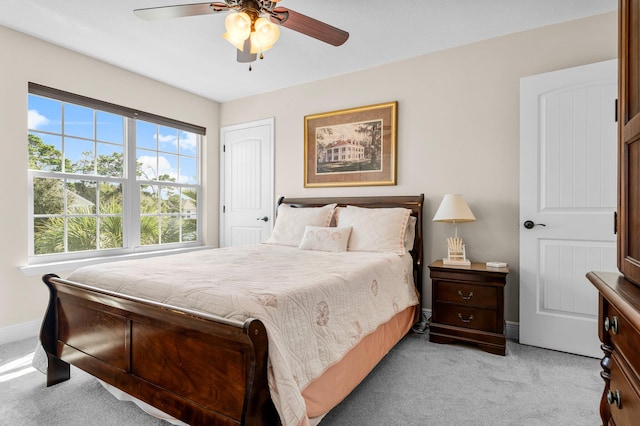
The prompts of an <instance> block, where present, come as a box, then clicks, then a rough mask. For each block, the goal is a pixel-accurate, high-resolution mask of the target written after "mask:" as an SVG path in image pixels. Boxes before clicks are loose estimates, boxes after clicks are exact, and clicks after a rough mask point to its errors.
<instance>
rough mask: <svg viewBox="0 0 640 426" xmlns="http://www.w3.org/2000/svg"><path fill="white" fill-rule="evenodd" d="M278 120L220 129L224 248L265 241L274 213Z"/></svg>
mask: <svg viewBox="0 0 640 426" xmlns="http://www.w3.org/2000/svg"><path fill="white" fill-rule="evenodd" d="M273 135H274V120H273V119H272V118H271V119H267V120H260V121H255V122H251V123H244V124H239V125H235V126H227V127H223V128H221V129H220V143H221V147H222V152H221V160H220V163H221V176H220V180H221V215H220V246H221V247H229V246H239V245H247V244H257V243H261V242H264V241H265V240H266V239H267V238H269V235H270V234H271V224H272V221H273V211H274V189H273V185H274V183H273V163H274V159H273V139H274V136H273Z"/></svg>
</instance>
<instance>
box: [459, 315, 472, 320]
mask: <svg viewBox="0 0 640 426" xmlns="http://www.w3.org/2000/svg"><path fill="white" fill-rule="evenodd" d="M458 318H460V321H462V322H471V320H472V319H473V315H469V316H468V317H466V318H465V317H463V316H462V314H458Z"/></svg>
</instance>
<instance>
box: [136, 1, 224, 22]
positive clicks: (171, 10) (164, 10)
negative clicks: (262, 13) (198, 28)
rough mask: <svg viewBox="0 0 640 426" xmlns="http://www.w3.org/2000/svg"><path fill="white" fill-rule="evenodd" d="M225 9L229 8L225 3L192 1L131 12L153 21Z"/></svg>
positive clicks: (206, 13) (205, 13)
mask: <svg viewBox="0 0 640 426" xmlns="http://www.w3.org/2000/svg"><path fill="white" fill-rule="evenodd" d="M226 10H229V6H227V5H226V4H225V3H194V4H178V5H174V6H160V7H149V8H147V9H135V10H134V11H133V13H135V14H136V16H137V17H139V18H142V19H147V20H150V21H155V20H158V19H170V18H181V17H183V16H196V15H208V14H210V13H218V12H223V11H226Z"/></svg>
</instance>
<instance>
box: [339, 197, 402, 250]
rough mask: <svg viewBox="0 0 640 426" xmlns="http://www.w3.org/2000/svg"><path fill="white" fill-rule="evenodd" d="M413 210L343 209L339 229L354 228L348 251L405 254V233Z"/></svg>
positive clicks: (340, 212) (398, 208) (350, 207)
mask: <svg viewBox="0 0 640 426" xmlns="http://www.w3.org/2000/svg"><path fill="white" fill-rule="evenodd" d="M410 214H411V210H409V209H404V208H400V207H396V208H363V207H355V206H347V208H346V209H345V208H343V209H339V213H338V215H337V219H336V220H337V222H336V223H337V226H339V227H341V228H345V227H348V226H351V227H352V228H353V230H352V231H351V237H349V244H348V246H347V250H349V251H375V252H384V253H396V254H405V253H406V249H405V233H406V230H407V223H408V222H409V216H410Z"/></svg>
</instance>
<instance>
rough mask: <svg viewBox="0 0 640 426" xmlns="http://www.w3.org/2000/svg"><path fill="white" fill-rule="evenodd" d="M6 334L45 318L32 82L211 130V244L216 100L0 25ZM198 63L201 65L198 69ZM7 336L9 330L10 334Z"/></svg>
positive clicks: (0, 299)
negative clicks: (31, 210)
mask: <svg viewBox="0 0 640 426" xmlns="http://www.w3.org/2000/svg"><path fill="white" fill-rule="evenodd" d="M0 52H2V66H1V67H0V130H1V132H2V140H1V142H0V144H1V145H2V154H0V182H2V188H3V190H4V193H5V195H6V197H5V201H4V203H3V206H2V208H0V235H1V236H2V237H1V240H0V331H2V330H5V331H6V330H10V329H11V328H12V327H13V328H15V327H17V326H19V325H20V324H24V323H29V322H33V321H39V320H40V319H41V318H42V314H43V312H44V309H45V307H46V302H47V297H48V292H47V290H46V287H45V286H44V284H42V282H41V281H40V277H39V276H37V275H35V276H34V275H25V274H24V273H23V272H21V271H20V270H19V269H18V268H19V267H20V266H23V265H26V263H27V255H28V253H27V251H28V247H27V238H26V236H27V232H28V229H27V226H28V225H27V203H28V199H27V191H28V182H27V167H26V165H27V164H28V163H27V145H26V128H27V83H28V82H29V81H32V82H35V83H39V84H43V85H46V86H51V87H54V88H57V89H61V90H65V91H69V92H73V93H77V94H80V95H84V96H89V97H92V98H96V99H100V100H103V101H107V102H112V103H115V104H119V105H123V106H126V107H130V108H135V109H139V110H143V111H147V112H150V113H154V114H158V115H161V116H166V117H171V118H174V119H177V120H181V121H185V122H188V123H193V124H196V125H200V126H204V127H206V128H207V136H206V138H205V142H204V144H203V145H204V149H203V152H204V165H205V167H204V170H205V177H204V179H205V180H204V182H205V185H204V200H202V202H203V206H204V209H205V212H206V211H210V212H214V213H213V214H205V215H204V220H203V222H202V224H203V225H204V231H205V232H204V236H205V242H206V243H208V244H213V245H217V243H218V215H217V211H218V198H219V195H218V182H219V178H218V163H219V155H218V146H219V144H218V139H219V123H218V117H219V108H220V105H219V104H218V103H216V102H213V101H210V100H207V99H204V98H201V97H198V96H195V95H193V94H189V93H186V92H184V91H181V90H178V89H176V88H173V87H171V86H168V85H165V84H162V83H159V82H157V81H154V80H150V79H148V78H144V77H141V76H139V75H136V74H133V73H130V72H128V71H124V70H122V69H120V68H116V67H113V66H110V65H107V64H105V63H103V62H99V61H96V60H94V59H91V58H88V57H86V56H83V55H79V54H77V53H74V52H71V51H69V50H66V49H63V48H60V47H57V46H54V45H52V44H49V43H46V42H43V41H40V40H37V39H34V38H32V37H29V36H26V35H24V34H21V33H18V32H15V31H12V30H9V29H7V28H5V27H1V26H0ZM193 66H197V64H193ZM5 334H6V333H5Z"/></svg>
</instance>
